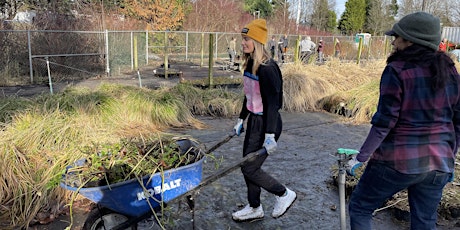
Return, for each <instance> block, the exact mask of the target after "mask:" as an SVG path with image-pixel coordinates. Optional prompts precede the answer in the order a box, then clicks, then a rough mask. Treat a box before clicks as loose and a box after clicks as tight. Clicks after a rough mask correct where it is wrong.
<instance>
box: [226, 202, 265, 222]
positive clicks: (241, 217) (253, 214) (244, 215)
mask: <svg viewBox="0 0 460 230" xmlns="http://www.w3.org/2000/svg"><path fill="white" fill-rule="evenodd" d="M263 217H264V210H263V209H262V205H259V207H257V208H253V207H251V206H249V204H248V205H246V207H244V208H243V209H241V210H240V211H237V212H234V213H233V214H232V218H233V220H235V221H246V220H254V219H259V218H263Z"/></svg>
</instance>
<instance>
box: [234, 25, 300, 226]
mask: <svg viewBox="0 0 460 230" xmlns="http://www.w3.org/2000/svg"><path fill="white" fill-rule="evenodd" d="M241 35H242V47H243V60H244V64H243V69H244V76H243V89H244V95H245V97H244V101H243V107H242V108H241V112H240V115H239V118H238V121H237V124H236V125H235V127H234V129H233V130H234V132H235V133H236V134H237V135H238V136H239V135H240V134H241V131H242V129H243V122H244V120H245V119H246V118H247V124H246V125H247V132H246V134H245V137H244V144H243V157H244V156H246V155H247V154H249V153H251V152H255V151H257V150H259V149H261V148H265V149H266V150H267V153H268V154H271V153H273V152H274V151H275V149H276V147H277V140H278V138H279V137H280V135H281V130H282V121H281V114H280V113H279V110H280V109H281V107H282V103H283V79H282V75H281V71H280V69H279V67H278V65H277V64H276V62H275V61H274V60H273V59H271V58H270V54H269V53H268V51H267V50H266V49H265V46H264V45H265V42H266V41H267V26H266V21H265V20H264V19H256V20H253V21H252V22H250V23H249V24H247V25H246V26H245V27H244V28H243V30H242V31H241ZM268 154H264V155H260V156H258V157H257V158H256V159H255V160H254V161H251V162H248V163H246V164H244V165H243V166H241V171H242V173H243V176H244V180H245V182H246V186H247V198H248V202H249V204H248V205H246V206H245V207H244V208H243V209H242V210H240V211H237V212H234V213H233V214H232V218H233V220H236V221H247V220H251V219H257V218H262V217H264V211H263V208H262V204H261V203H260V193H261V189H262V188H263V189H265V190H266V191H268V192H269V193H272V194H274V195H275V200H276V201H275V205H274V208H273V212H272V217H274V218H278V217H280V216H281V215H283V214H284V213H285V212H286V210H287V209H288V208H289V207H290V206H291V205H292V203H293V202H294V200H295V199H296V193H295V192H293V191H291V190H290V189H288V188H286V187H285V186H284V185H282V184H281V183H279V182H278V181H277V180H276V179H275V178H273V177H272V176H270V175H269V174H268V173H267V172H265V171H264V170H263V169H262V168H261V167H262V164H263V163H264V161H265V159H267V157H268V156H269V155H268Z"/></svg>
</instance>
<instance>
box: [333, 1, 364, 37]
mask: <svg viewBox="0 0 460 230" xmlns="http://www.w3.org/2000/svg"><path fill="white" fill-rule="evenodd" d="M365 20H366V2H365V0H348V1H347V2H346V3H345V11H344V12H343V14H342V18H341V19H340V21H339V27H338V29H339V30H340V31H341V32H342V33H344V34H354V33H356V32H360V31H362V30H363V28H364V23H365Z"/></svg>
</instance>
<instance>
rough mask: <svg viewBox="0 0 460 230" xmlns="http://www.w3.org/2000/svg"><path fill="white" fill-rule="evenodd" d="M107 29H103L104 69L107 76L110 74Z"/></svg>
mask: <svg viewBox="0 0 460 230" xmlns="http://www.w3.org/2000/svg"><path fill="white" fill-rule="evenodd" d="M109 59H110V58H109V31H108V30H105V60H106V69H105V72H106V74H107V77H108V76H110V65H109V64H110V61H109Z"/></svg>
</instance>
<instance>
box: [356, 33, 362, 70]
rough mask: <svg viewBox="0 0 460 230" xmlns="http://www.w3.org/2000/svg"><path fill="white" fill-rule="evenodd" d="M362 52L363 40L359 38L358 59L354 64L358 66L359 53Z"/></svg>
mask: <svg viewBox="0 0 460 230" xmlns="http://www.w3.org/2000/svg"><path fill="white" fill-rule="evenodd" d="M362 51H363V38H362V37H359V43H358V57H357V59H356V64H359V62H360V61H361V52H362Z"/></svg>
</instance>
